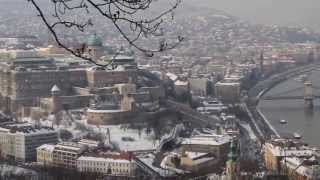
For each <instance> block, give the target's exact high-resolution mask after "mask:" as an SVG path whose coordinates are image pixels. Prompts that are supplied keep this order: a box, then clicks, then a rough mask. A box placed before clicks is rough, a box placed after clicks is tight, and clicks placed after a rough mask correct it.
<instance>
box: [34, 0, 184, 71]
mask: <svg viewBox="0 0 320 180" xmlns="http://www.w3.org/2000/svg"><path fill="white" fill-rule="evenodd" d="M28 1H29V2H31V4H32V5H33V6H34V7H35V9H36V10H37V12H38V15H39V17H40V18H41V19H42V21H43V22H44V24H45V25H46V26H47V28H48V29H49V31H50V33H51V34H52V35H53V37H54V39H55V41H56V42H57V44H58V45H59V46H60V47H62V48H64V49H65V50H67V51H68V52H70V53H71V54H73V55H74V56H76V57H79V58H82V59H84V60H87V61H89V62H91V63H93V64H95V65H98V66H102V67H108V66H110V65H111V64H112V63H113V62H112V61H109V63H107V64H99V63H98V62H96V61H95V60H93V59H92V57H90V56H87V55H86V54H85V53H84V52H83V49H76V50H73V49H71V48H69V47H67V46H66V45H65V44H63V43H62V41H61V39H60V38H59V36H58V34H57V28H58V27H59V26H60V27H61V26H62V27H65V28H74V29H76V30H78V31H80V32H83V31H85V30H86V28H87V27H88V26H92V25H93V22H92V20H91V19H87V20H82V22H80V20H75V19H74V18H73V19H72V18H71V19H70V17H68V15H69V14H71V13H73V12H76V11H81V10H84V12H85V13H87V14H89V13H91V11H94V12H95V13H98V14H99V15H100V16H101V17H104V18H105V19H107V20H110V22H111V24H112V25H113V26H114V27H115V28H116V29H117V30H118V31H119V33H120V34H121V36H122V37H123V38H124V39H125V40H126V41H127V42H128V43H129V44H130V45H131V46H133V47H135V48H136V49H138V50H139V51H141V52H144V53H145V54H146V55H148V56H153V54H154V53H156V52H162V51H165V50H169V49H173V48H175V47H177V46H178V45H179V44H180V42H181V41H182V40H183V37H181V36H178V37H177V40H176V42H173V43H168V42H167V41H166V40H161V41H160V42H159V46H158V47H157V48H155V49H150V48H149V47H147V48H146V47H142V46H140V45H138V44H137V41H138V40H139V39H140V38H141V37H142V35H144V37H148V36H153V37H157V36H162V35H163V30H162V28H160V27H161V25H162V24H163V22H164V17H165V16H166V15H172V14H173V11H174V10H175V9H176V8H177V7H178V5H179V4H180V3H181V1H182V0H171V1H174V4H172V5H171V6H170V8H169V9H167V10H164V11H163V12H161V13H159V14H158V15H155V16H153V17H151V16H147V18H146V17H144V16H142V15H143V13H144V11H145V10H148V9H149V8H150V6H151V4H152V3H154V2H155V1H156V0H51V3H52V4H53V6H54V11H53V14H52V17H48V16H46V14H45V11H44V10H43V9H42V8H41V7H40V6H39V4H38V3H37V0H28ZM172 16H173V15H172ZM52 19H53V20H52ZM51 21H54V22H51ZM123 26H125V27H128V29H129V30H130V31H131V32H130V33H131V34H132V33H133V34H135V35H134V36H133V37H131V36H130V35H129V34H130V33H128V32H126V31H125V30H124V29H123ZM159 31H160V33H159ZM112 67H113V66H112Z"/></svg>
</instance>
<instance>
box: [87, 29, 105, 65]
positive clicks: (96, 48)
mask: <svg viewBox="0 0 320 180" xmlns="http://www.w3.org/2000/svg"><path fill="white" fill-rule="evenodd" d="M87 46H88V48H87V50H88V54H89V55H90V56H91V58H92V59H93V60H94V61H97V60H98V59H99V58H100V57H101V56H103V43H102V39H101V38H100V37H98V36H97V34H93V35H91V36H90V37H89V38H88V41H87Z"/></svg>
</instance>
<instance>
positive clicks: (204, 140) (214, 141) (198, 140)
mask: <svg viewBox="0 0 320 180" xmlns="http://www.w3.org/2000/svg"><path fill="white" fill-rule="evenodd" d="M231 140H232V137H231V136H229V135H210V136H202V135H201V136H194V137H191V138H186V139H184V140H183V141H182V144H197V145H209V146H220V145H223V144H226V143H229V142H230V141H231Z"/></svg>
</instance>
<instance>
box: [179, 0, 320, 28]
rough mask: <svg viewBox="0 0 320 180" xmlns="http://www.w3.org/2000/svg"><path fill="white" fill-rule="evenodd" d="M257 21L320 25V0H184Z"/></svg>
mask: <svg viewBox="0 0 320 180" xmlns="http://www.w3.org/2000/svg"><path fill="white" fill-rule="evenodd" d="M184 1H185V2H188V3H195V4H198V5H201V6H206V7H212V8H216V9H220V10H224V11H226V12H227V13H229V14H232V15H235V16H238V17H241V18H242V19H246V20H250V21H253V22H257V23H268V24H282V25H300V26H312V27H317V28H319V27H320V0H184ZM319 29H320V28H319Z"/></svg>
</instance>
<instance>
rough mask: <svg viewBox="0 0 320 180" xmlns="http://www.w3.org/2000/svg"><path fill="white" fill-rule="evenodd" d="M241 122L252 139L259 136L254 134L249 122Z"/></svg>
mask: <svg viewBox="0 0 320 180" xmlns="http://www.w3.org/2000/svg"><path fill="white" fill-rule="evenodd" d="M239 124H240V126H241V127H242V128H244V129H245V130H246V131H247V133H248V135H249V137H250V139H252V140H257V136H256V135H255V134H254V132H253V130H252V129H251V126H250V125H249V124H248V123H246V122H240V123H239Z"/></svg>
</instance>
